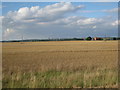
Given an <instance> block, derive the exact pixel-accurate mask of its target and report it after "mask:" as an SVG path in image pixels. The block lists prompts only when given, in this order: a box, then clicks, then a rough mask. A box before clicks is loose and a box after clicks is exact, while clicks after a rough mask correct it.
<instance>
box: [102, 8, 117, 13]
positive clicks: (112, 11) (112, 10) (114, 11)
mask: <svg viewBox="0 0 120 90" xmlns="http://www.w3.org/2000/svg"><path fill="white" fill-rule="evenodd" d="M102 12H108V13H116V12H118V8H113V9H108V10H102Z"/></svg>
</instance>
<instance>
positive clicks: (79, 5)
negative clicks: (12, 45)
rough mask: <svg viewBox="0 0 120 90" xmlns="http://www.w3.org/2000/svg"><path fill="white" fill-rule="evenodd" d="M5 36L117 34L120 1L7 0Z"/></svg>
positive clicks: (4, 23) (13, 37)
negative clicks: (30, 0)
mask: <svg viewBox="0 0 120 90" xmlns="http://www.w3.org/2000/svg"><path fill="white" fill-rule="evenodd" d="M1 7H2V16H0V19H1V20H2V36H3V40H17V39H22V36H23V37H24V39H48V38H83V37H88V36H91V37H96V36H97V37H104V36H108V37H113V36H117V35H118V3H117V2H3V3H2V6H1Z"/></svg>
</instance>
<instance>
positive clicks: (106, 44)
mask: <svg viewBox="0 0 120 90" xmlns="http://www.w3.org/2000/svg"><path fill="white" fill-rule="evenodd" d="M117 45H118V43H117V41H84V42H82V41H65V42H64V41H62V42H61V41H59V42H57V41H56V42H29V43H28V42H26V43H23V44H21V43H3V88H117V87H118V66H117V65H118V56H117V54H118V48H117V47H118V46H117Z"/></svg>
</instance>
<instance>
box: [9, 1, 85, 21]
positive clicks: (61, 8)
mask: <svg viewBox="0 0 120 90" xmlns="http://www.w3.org/2000/svg"><path fill="white" fill-rule="evenodd" d="M83 7H84V6H83V5H80V6H73V5H72V4H71V3H70V2H61V3H56V4H53V5H48V6H46V7H44V8H40V7H39V6H34V7H31V8H28V7H23V8H20V9H19V10H18V11H14V12H12V11H10V12H9V13H8V17H10V18H12V19H13V20H14V21H16V20H24V19H26V20H27V19H36V18H37V19H38V18H39V20H40V21H43V20H44V21H49V20H50V21H51V20H55V19H58V18H60V17H63V16H64V15H65V14H66V13H68V12H73V11H76V10H78V9H81V8H83Z"/></svg>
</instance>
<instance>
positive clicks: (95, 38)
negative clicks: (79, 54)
mask: <svg viewBox="0 0 120 90" xmlns="http://www.w3.org/2000/svg"><path fill="white" fill-rule="evenodd" d="M93 40H103V38H100V37H94V38H93Z"/></svg>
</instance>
